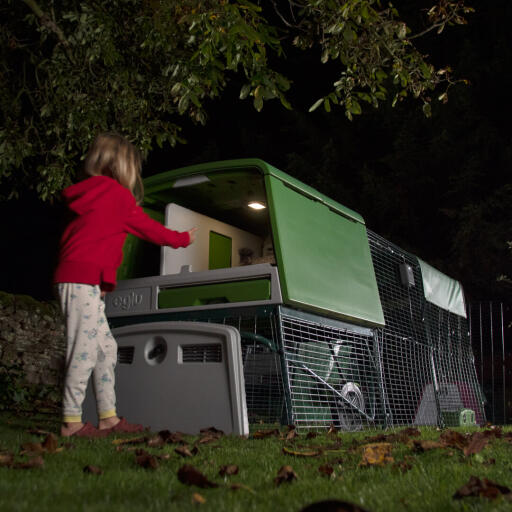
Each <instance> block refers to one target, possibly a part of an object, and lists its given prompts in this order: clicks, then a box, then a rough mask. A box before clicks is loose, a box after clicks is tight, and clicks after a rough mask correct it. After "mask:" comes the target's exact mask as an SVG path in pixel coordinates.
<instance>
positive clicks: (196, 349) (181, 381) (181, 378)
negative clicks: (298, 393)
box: [83, 321, 249, 435]
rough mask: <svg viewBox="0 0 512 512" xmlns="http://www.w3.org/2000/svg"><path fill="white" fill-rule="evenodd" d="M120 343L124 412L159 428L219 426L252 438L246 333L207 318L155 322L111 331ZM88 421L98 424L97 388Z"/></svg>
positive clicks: (119, 397)
mask: <svg viewBox="0 0 512 512" xmlns="http://www.w3.org/2000/svg"><path fill="white" fill-rule="evenodd" d="M112 334H113V335H114V337H115V339H116V341H117V344H118V364H117V367H116V395H117V411H118V414H120V415H122V416H125V417H126V418H127V419H128V420H129V421H130V422H136V423H142V424H143V425H145V426H149V427H150V428H151V430H153V431H159V430H165V429H168V430H171V431H180V432H185V433H190V434H196V433H198V432H199V430H200V429H202V428H208V427H215V428H217V429H219V430H222V431H223V432H224V433H226V434H236V435H247V434H248V433H249V423H248V419H247V408H246V400H245V385H244V374H243V365H242V352H241V344H240V333H239V331H238V330H237V329H236V328H234V327H231V326H227V325H220V324H212V323H203V322H179V321H176V322H153V323H145V324H138V325H130V326H125V327H120V328H117V329H114V330H113V331H112ZM83 411H84V414H83V417H84V420H85V421H91V422H93V423H94V422H95V421H97V413H96V409H95V400H94V397H93V393H92V386H91V385H89V388H88V390H87V396H86V399H85V402H84V408H83Z"/></svg>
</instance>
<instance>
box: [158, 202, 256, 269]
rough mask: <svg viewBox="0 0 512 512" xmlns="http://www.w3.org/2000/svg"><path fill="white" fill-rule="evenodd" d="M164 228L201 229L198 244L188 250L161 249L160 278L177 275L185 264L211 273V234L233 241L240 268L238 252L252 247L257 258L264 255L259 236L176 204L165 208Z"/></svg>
mask: <svg viewBox="0 0 512 512" xmlns="http://www.w3.org/2000/svg"><path fill="white" fill-rule="evenodd" d="M165 225H166V226H167V227H169V228H170V229H173V230H175V231H188V230H189V229H191V228H193V227H196V228H198V230H197V232H196V239H195V242H194V243H193V244H191V245H190V246H188V247H186V248H183V247H180V248H179V249H173V248H172V247H162V249H161V258H160V275H166V274H177V273H179V272H180V271H181V268H182V266H184V265H190V267H191V268H190V270H191V271H192V272H201V271H204V270H208V257H209V243H210V231H214V232H215V233H219V234H221V235H224V236H227V237H229V238H231V240H232V245H231V262H232V266H233V267H238V266H239V265H240V256H239V253H238V251H239V249H242V248H249V249H251V250H252V251H253V255H254V256H261V249H262V244H263V240H262V238H260V237H259V236H256V235H253V234H252V233H249V232H248V231H244V230H242V229H238V228H235V227H234V226H231V225H229V224H226V223H225V222H220V221H218V220H216V219H213V218H211V217H207V216H206V215H202V214H200V213H197V212H195V211H193V210H189V209H188V208H184V207H183V206H180V205H178V204H175V203H171V204H168V205H167V207H166V208H165Z"/></svg>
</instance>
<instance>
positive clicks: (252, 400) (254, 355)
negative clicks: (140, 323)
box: [146, 307, 290, 428]
mask: <svg viewBox="0 0 512 512" xmlns="http://www.w3.org/2000/svg"><path fill="white" fill-rule="evenodd" d="M163 320H169V321H171V320H186V321H191V322H212V323H219V324H225V325H230V326H232V327H235V328H236V329H238V330H239V331H240V337H241V341H242V361H243V366H244V380H245V397H246V403H247V416H248V420H249V424H250V425H251V426H256V427H257V428H266V427H271V426H275V425H276V424H281V423H282V424H286V423H289V422H290V420H289V417H290V414H289V411H288V408H287V402H286V394H285V389H284V384H283V374H282V360H281V354H280V352H279V349H278V347H279V329H278V328H277V327H276V326H277V321H278V320H277V313H276V310H275V309H274V308H267V307H265V308H246V309H232V310H203V311H200V312H199V311H192V312H187V313H175V314H165V315H158V317H156V316H153V317H147V318H146V321H163Z"/></svg>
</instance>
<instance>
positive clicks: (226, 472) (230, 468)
mask: <svg viewBox="0 0 512 512" xmlns="http://www.w3.org/2000/svg"><path fill="white" fill-rule="evenodd" d="M219 475H220V476H231V475H238V466H237V465H236V464H228V465H226V466H222V467H221V468H220V470H219Z"/></svg>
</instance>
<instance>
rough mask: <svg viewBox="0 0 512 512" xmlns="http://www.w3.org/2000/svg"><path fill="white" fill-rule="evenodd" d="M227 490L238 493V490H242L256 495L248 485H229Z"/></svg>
mask: <svg viewBox="0 0 512 512" xmlns="http://www.w3.org/2000/svg"><path fill="white" fill-rule="evenodd" d="M229 488H230V489H231V490H233V491H238V490H239V489H243V490H244V491H249V492H250V493H251V494H254V495H256V492H255V491H254V489H251V488H250V487H249V486H248V485H244V484H240V483H233V484H229Z"/></svg>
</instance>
